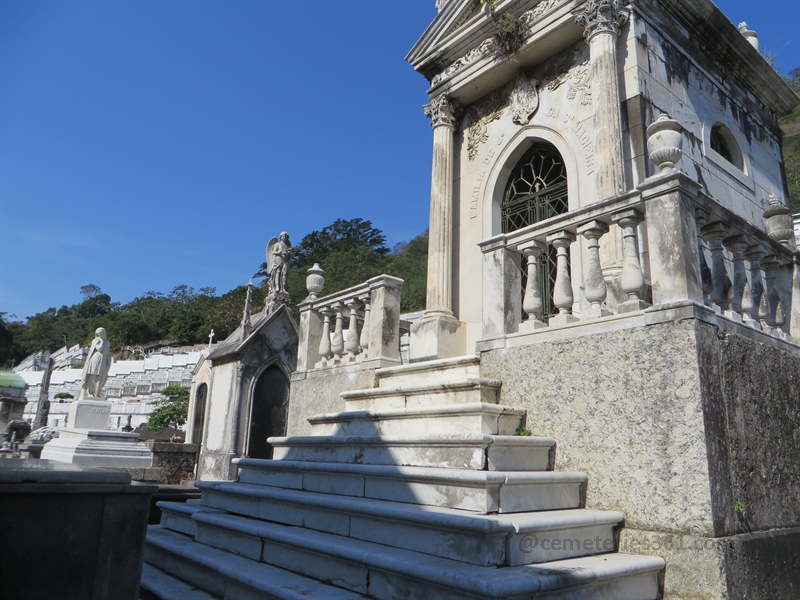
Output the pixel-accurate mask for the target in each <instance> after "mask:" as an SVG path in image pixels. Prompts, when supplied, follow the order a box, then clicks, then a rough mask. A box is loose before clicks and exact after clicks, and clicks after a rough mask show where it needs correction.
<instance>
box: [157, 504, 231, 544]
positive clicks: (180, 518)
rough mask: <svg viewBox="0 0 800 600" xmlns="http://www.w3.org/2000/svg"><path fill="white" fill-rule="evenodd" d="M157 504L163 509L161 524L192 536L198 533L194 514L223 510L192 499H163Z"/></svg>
mask: <svg viewBox="0 0 800 600" xmlns="http://www.w3.org/2000/svg"><path fill="white" fill-rule="evenodd" d="M156 506H158V508H160V509H161V525H163V526H164V527H167V528H168V529H172V530H173V531H177V532H179V533H185V534H186V535H191V536H192V537H194V535H195V534H196V533H197V528H196V527H195V522H194V521H193V520H192V516H193V515H194V514H195V513H198V512H222V511H220V510H217V509H216V508H210V507H208V506H203V505H202V504H199V503H197V502H193V501H192V500H189V501H188V502H169V501H166V500H162V501H160V502H156Z"/></svg>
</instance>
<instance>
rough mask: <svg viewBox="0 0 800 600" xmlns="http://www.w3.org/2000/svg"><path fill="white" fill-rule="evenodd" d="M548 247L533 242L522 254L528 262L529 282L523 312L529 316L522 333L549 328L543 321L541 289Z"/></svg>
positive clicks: (521, 326)
mask: <svg viewBox="0 0 800 600" xmlns="http://www.w3.org/2000/svg"><path fill="white" fill-rule="evenodd" d="M546 249H547V246H545V245H544V244H542V243H540V242H533V244H532V245H530V246H527V247H525V248H523V249H522V254H524V255H525V258H527V260H528V280H527V281H526V282H525V297H524V298H523V299H522V310H524V311H525V312H526V313H527V315H528V320H527V321H525V322H524V323H521V324H520V327H519V330H520V331H535V330H536V329H540V328H542V327H547V324H545V322H544V321H543V315H542V311H543V310H544V302H543V301H542V290H541V288H540V287H539V273H540V271H541V268H542V263H541V260H542V254H543V253H544V251H545V250H546Z"/></svg>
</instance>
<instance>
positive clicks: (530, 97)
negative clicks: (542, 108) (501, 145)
mask: <svg viewBox="0 0 800 600" xmlns="http://www.w3.org/2000/svg"><path fill="white" fill-rule="evenodd" d="M537 85H539V81H538V80H537V79H533V78H531V79H528V78H527V77H525V75H523V74H522V73H520V74H519V75H517V81H516V84H515V86H514V93H513V94H512V97H511V119H512V120H513V121H514V123H517V124H518V125H527V124H528V123H529V122H530V120H531V117H533V115H534V113H536V109H537V108H539V91H538V90H537V89H536V86H537Z"/></svg>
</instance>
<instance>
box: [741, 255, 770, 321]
mask: <svg viewBox="0 0 800 600" xmlns="http://www.w3.org/2000/svg"><path fill="white" fill-rule="evenodd" d="M765 254H766V252H765V251H764V248H762V247H761V246H758V245H753V246H750V247H749V248H748V249H747V250H745V252H744V257H745V259H746V260H747V261H748V262H749V263H750V296H751V298H752V302H751V304H752V307H751V309H750V319H751V320H750V321H748V324H749V325H751V326H753V327H755V328H757V329H761V324H760V323H759V322H758V321H759V319H761V318H766V314H767V313H768V312H769V309H768V306H767V307H766V308H765V314H764V317H761V316H760V314H759V312H760V310H761V300H762V298H764V282H763V280H762V278H761V259H762V258H764V255H765Z"/></svg>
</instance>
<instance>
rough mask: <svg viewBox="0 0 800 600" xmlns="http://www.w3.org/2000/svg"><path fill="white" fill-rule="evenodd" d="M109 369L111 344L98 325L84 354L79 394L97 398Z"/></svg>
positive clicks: (81, 397) (81, 396) (84, 396)
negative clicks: (84, 361)
mask: <svg viewBox="0 0 800 600" xmlns="http://www.w3.org/2000/svg"><path fill="white" fill-rule="evenodd" d="M110 369H111V344H110V343H109V341H108V339H107V338H106V330H105V329H104V328H102V327H98V328H97V329H96V330H95V332H94V339H93V340H92V345H91V347H90V348H89V354H88V355H87V356H86V363H85V364H84V366H83V374H82V376H81V379H82V382H81V394H80V398H79V400H81V399H83V398H99V397H100V392H101V391H102V390H103V386H104V385H105V384H106V380H107V379H108V372H109V370H110Z"/></svg>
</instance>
